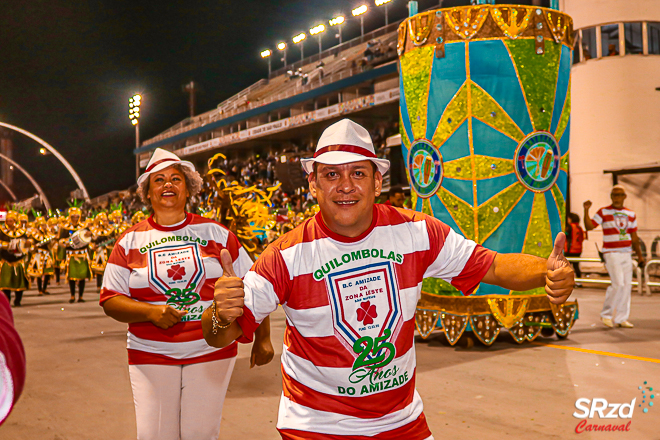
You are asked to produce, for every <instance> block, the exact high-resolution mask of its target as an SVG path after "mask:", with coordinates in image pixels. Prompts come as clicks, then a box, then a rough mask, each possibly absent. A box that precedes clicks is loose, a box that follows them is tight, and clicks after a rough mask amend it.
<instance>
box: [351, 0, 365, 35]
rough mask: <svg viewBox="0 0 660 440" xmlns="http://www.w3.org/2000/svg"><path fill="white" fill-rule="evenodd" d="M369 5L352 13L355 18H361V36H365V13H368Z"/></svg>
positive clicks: (360, 7)
mask: <svg viewBox="0 0 660 440" xmlns="http://www.w3.org/2000/svg"><path fill="white" fill-rule="evenodd" d="M367 9H368V8H367V5H362V6H359V7H357V8H355V9H353V10H352V11H351V14H353V17H358V16H359V17H360V36H361V37H362V36H364V13H365V12H367Z"/></svg>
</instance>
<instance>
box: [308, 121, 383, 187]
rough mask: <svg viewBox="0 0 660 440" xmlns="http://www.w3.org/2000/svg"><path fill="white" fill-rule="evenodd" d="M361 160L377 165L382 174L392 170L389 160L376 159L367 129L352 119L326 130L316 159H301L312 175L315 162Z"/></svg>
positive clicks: (317, 148) (316, 153)
mask: <svg viewBox="0 0 660 440" xmlns="http://www.w3.org/2000/svg"><path fill="white" fill-rule="evenodd" d="M361 160H370V161H372V162H373V163H375V164H376V166H377V167H378V171H380V173H381V174H385V173H386V172H387V170H389V169H390V161H389V160H387V159H378V158H377V157H376V151H375V150H374V144H373V142H372V141H371V136H370V135H369V132H368V131H367V129H366V128H364V127H362V126H361V125H359V124H356V123H355V122H353V121H351V120H350V119H342V120H341V121H339V122H335V123H334V124H332V125H331V126H329V127H328V128H326V129H325V131H324V132H323V134H322V135H321V138H320V139H319V142H318V144H317V145H316V152H315V153H314V157H311V158H309V159H300V163H301V164H302V167H303V169H304V170H305V172H306V173H307V174H311V173H312V172H313V171H314V162H318V163H323V164H326V165H341V164H345V163H351V162H359V161H361Z"/></svg>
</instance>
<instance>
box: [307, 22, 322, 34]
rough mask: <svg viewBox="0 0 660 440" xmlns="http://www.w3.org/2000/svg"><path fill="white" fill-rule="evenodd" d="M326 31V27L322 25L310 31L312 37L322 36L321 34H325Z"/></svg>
mask: <svg viewBox="0 0 660 440" xmlns="http://www.w3.org/2000/svg"><path fill="white" fill-rule="evenodd" d="M324 31H325V26H324V25H322V24H320V25H318V26H314V27H313V28H311V29H310V30H309V33H310V34H311V35H316V34H320V33H321V32H324Z"/></svg>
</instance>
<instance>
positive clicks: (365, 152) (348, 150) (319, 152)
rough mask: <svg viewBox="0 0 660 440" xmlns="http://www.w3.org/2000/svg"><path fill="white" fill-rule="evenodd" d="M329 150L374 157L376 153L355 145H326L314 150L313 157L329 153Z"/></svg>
mask: <svg viewBox="0 0 660 440" xmlns="http://www.w3.org/2000/svg"><path fill="white" fill-rule="evenodd" d="M330 151H343V152H346V153H355V154H359V155H362V156H365V157H371V158H376V154H374V153H372V152H371V151H369V150H367V149H366V148H362V147H356V146H355V145H328V146H327V147H323V148H320V149H318V150H316V153H314V158H317V157H319V156H320V155H322V154H323V153H329V152H330Z"/></svg>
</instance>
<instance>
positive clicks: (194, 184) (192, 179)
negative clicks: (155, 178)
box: [137, 164, 204, 211]
mask: <svg viewBox="0 0 660 440" xmlns="http://www.w3.org/2000/svg"><path fill="white" fill-rule="evenodd" d="M172 166H173V167H174V169H175V170H177V171H180V172H181V173H183V176H184V178H185V180H186V189H187V190H188V194H189V195H188V200H190V199H191V198H192V197H195V196H196V195H197V194H199V192H200V191H201V190H202V185H203V184H204V181H203V180H202V177H201V176H200V175H199V173H198V172H197V171H195V170H192V169H190V168H189V167H184V166H182V165H179V164H175V165H172ZM149 180H150V179H144V181H143V182H142V183H141V184H140V186H138V189H137V193H138V195H139V196H140V199H141V200H142V203H144V204H145V205H147V208H149V210H150V211H153V208H152V206H151V200H150V199H149V197H147V196H148V195H149Z"/></svg>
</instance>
